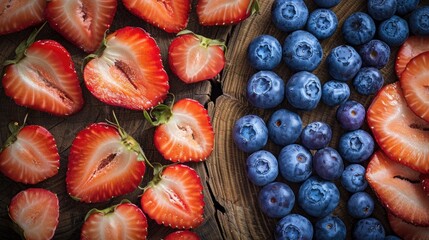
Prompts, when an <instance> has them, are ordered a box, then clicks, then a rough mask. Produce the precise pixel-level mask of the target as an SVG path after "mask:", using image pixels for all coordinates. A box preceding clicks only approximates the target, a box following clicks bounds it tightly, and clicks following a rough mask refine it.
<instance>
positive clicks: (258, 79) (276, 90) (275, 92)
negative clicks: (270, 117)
mask: <svg viewBox="0 0 429 240" xmlns="http://www.w3.org/2000/svg"><path fill="white" fill-rule="evenodd" d="M284 91H285V84H284V81H283V79H282V78H281V77H279V75H277V74H276V73H275V72H272V71H259V72H257V73H255V74H253V75H252V76H251V77H250V79H249V81H248V82H247V92H246V93H247V100H248V101H249V102H250V104H252V105H253V106H255V107H257V108H262V109H268V108H274V107H276V106H278V105H279V104H280V103H281V102H283V99H284Z"/></svg>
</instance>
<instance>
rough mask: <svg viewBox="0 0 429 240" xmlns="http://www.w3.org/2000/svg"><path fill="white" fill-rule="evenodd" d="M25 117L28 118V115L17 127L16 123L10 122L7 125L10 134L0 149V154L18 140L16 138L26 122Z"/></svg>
mask: <svg viewBox="0 0 429 240" xmlns="http://www.w3.org/2000/svg"><path fill="white" fill-rule="evenodd" d="M27 117H28V114H26V115H25V117H24V122H23V123H22V125H19V123H18V122H11V123H9V124H8V128H9V131H10V133H11V134H10V136H9V137H8V138H7V139H6V141H5V143H4V145H3V147H2V148H0V152H2V151H3V150H4V149H6V148H7V147H9V146H10V145H12V144H13V143H14V142H15V141H16V140H17V139H18V137H17V136H18V134H19V132H20V131H21V129H22V128H23V127H24V126H25V124H26V122H27Z"/></svg>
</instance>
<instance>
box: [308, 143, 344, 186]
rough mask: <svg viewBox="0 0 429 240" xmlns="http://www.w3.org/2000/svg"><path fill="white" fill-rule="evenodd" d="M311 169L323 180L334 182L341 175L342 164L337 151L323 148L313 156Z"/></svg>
mask: <svg viewBox="0 0 429 240" xmlns="http://www.w3.org/2000/svg"><path fill="white" fill-rule="evenodd" d="M313 169H314V171H315V172H316V173H317V175H319V176H320V177H321V178H323V179H325V180H336V179H339V178H340V177H341V175H342V174H343V171H344V162H343V159H342V158H341V155H340V154H339V153H338V152H337V150H335V149H333V148H331V147H325V148H322V149H319V150H317V152H316V153H315V154H314V156H313Z"/></svg>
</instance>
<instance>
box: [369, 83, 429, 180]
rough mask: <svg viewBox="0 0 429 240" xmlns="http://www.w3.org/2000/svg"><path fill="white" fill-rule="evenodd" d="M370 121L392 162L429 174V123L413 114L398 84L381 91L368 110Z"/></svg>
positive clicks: (387, 86)
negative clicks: (428, 145) (428, 144)
mask: <svg viewBox="0 0 429 240" xmlns="http://www.w3.org/2000/svg"><path fill="white" fill-rule="evenodd" d="M367 121H368V125H369V127H370V128H371V130H372V133H373V134H374V138H375V140H376V141H377V143H378V145H379V146H380V148H381V149H382V150H383V151H384V152H385V153H386V155H387V156H389V158H390V159H392V160H394V161H397V162H400V163H402V164H405V165H407V166H408V167H410V168H413V169H414V170H416V171H419V172H422V173H429V148H428V147H427V143H428V142H429V131H428V129H429V123H428V122H426V121H424V120H423V119H421V118H419V117H418V116H416V115H415V114H414V112H413V111H411V109H410V108H409V107H408V105H407V103H406V101H405V99H404V96H403V94H402V90H401V87H400V86H399V83H398V82H396V83H392V84H389V85H386V86H385V87H384V88H382V89H381V90H380V91H379V93H378V94H377V96H376V97H375V98H374V100H373V102H372V103H371V105H370V106H369V108H368V112H367Z"/></svg>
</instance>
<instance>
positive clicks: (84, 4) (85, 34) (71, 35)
mask: <svg viewBox="0 0 429 240" xmlns="http://www.w3.org/2000/svg"><path fill="white" fill-rule="evenodd" d="M117 5H118V2H117V0H97V1H93V0H50V1H48V5H47V6H46V11H45V16H46V20H47V21H48V23H49V25H50V26H51V27H52V28H53V29H55V30H56V31H57V32H58V33H60V34H61V35H62V36H63V37H64V38H66V39H68V40H69V41H70V42H71V43H73V44H74V45H76V46H78V47H79V48H81V49H82V50H84V51H85V52H94V51H95V50H97V48H98V47H99V46H100V44H101V42H102V40H103V36H104V33H105V32H106V30H107V29H109V27H110V24H112V21H113V18H114V16H115V13H116V7H117Z"/></svg>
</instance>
